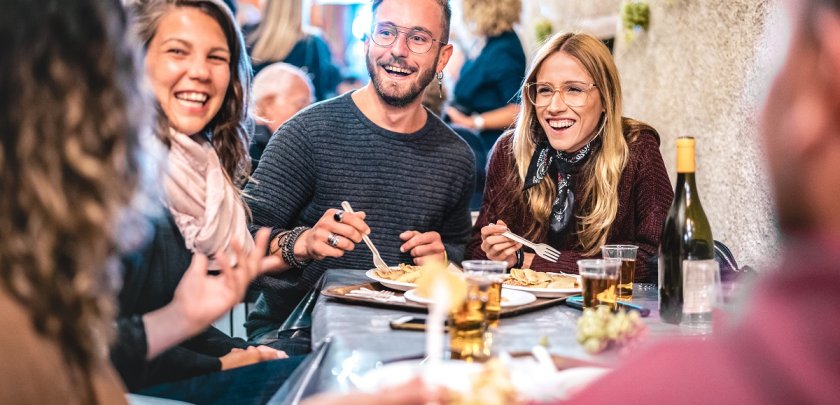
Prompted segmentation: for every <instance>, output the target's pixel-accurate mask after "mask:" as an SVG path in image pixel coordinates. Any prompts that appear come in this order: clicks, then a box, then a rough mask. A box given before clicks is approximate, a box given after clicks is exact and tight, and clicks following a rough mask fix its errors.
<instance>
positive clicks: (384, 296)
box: [346, 287, 405, 302]
mask: <svg viewBox="0 0 840 405" xmlns="http://www.w3.org/2000/svg"><path fill="white" fill-rule="evenodd" d="M346 295H350V296H355V297H364V298H370V299H374V300H376V301H382V302H405V298H404V297H401V296H398V295H394V292H393V291H388V290H371V289H369V288H365V287H361V288H359V289H357V290H353V291H350V292H348V293H347V294H346Z"/></svg>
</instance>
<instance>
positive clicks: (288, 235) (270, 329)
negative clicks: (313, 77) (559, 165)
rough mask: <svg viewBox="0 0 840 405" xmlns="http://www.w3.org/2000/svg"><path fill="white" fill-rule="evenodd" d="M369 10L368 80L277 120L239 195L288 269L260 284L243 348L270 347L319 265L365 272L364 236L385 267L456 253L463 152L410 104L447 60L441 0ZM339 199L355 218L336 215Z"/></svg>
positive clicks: (467, 159)
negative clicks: (247, 341) (249, 343)
mask: <svg viewBox="0 0 840 405" xmlns="http://www.w3.org/2000/svg"><path fill="white" fill-rule="evenodd" d="M371 9H372V11H373V23H372V25H371V30H370V34H369V35H368V37H367V39H366V40H365V53H366V59H367V68H368V73H369V74H370V83H369V84H368V85H366V86H364V87H362V88H361V89H359V90H357V91H354V92H351V93H346V94H344V95H342V96H339V97H336V98H333V99H330V100H326V101H323V102H321V103H318V104H315V105H313V106H311V107H310V108H308V109H306V110H304V111H302V112H300V113H299V114H297V115H296V116H295V117H294V118H292V119H291V120H289V121H287V122H286V123H285V124H284V125H283V126H282V127H281V128H280V129H279V131H278V132H277V133H276V134H275V136H273V137H272V138H271V141H270V142H269V143H268V145H267V146H266V149H265V151H264V152H263V155H262V160H261V161H260V165H259V167H258V168H257V170H256V171H255V172H254V177H253V181H252V182H250V183H249V184H248V186H247V188H246V189H245V194H246V195H247V196H248V197H249V198H250V202H249V206H250V208H251V212H252V214H253V226H254V229H255V230H256V229H258V228H259V227H270V228H272V234H271V243H270V244H269V253H271V254H275V255H278V256H280V257H281V258H283V262H284V264H283V266H285V267H286V268H290V270H288V271H286V272H283V273H282V274H280V275H278V276H276V277H275V276H272V277H266V278H264V279H263V280H261V286H260V287H261V290H262V294H261V296H260V298H259V299H258V301H257V305H256V308H255V310H254V311H253V312H252V313H251V315H250V316H249V319H248V323H247V324H246V328H247V329H248V336H249V338H250V340H251V341H262V342H266V343H269V342H271V340H272V338H275V337H276V335H277V329H278V327H279V326H280V324H281V323H282V322H283V320H284V319H285V318H286V317H287V316H288V314H289V313H290V312H291V310H292V309H293V308H294V306H295V305H296V304H297V303H298V301H300V300H301V298H302V297H303V296H304V295H305V294H306V293H307V292H308V291H309V290H311V289H312V288H313V286H314V285H315V282H316V281H317V280H318V279H319V278H320V277H321V274H322V273H323V272H324V270H326V269H330V268H340V269H357V270H366V269H370V268H372V267H373V262H372V260H371V252H370V250H368V249H367V247H366V246H364V245H359V243H360V242H361V241H362V235H364V234H369V236H370V238H371V239H372V241H373V243H374V244H375V245H376V246H377V248H378V250H379V252H380V253H381V255H382V258H383V259H384V260H385V262H386V263H389V264H391V265H396V264H398V263H409V264H411V263H414V264H422V263H424V262H427V261H429V260H441V259H446V258H448V259H449V260H452V261H455V262H460V261H461V259H462V258H463V255H464V247H465V245H466V242H467V239H468V237H469V233H470V213H469V202H470V197H471V195H472V192H473V182H474V167H473V165H474V163H473V161H474V157H473V153H472V151H471V149H470V147H469V146H468V145H467V144H466V143H465V142H464V141H463V140H461V138H460V137H458V135H456V134H455V133H454V132H452V130H451V129H449V128H448V127H447V126H446V124H444V123H443V122H442V121H440V119H438V118H437V117H436V116H435V115H434V114H431V113H429V111H428V110H426V109H425V108H424V107H423V106H422V104H421V101H422V93H423V90H424V89H425V88H426V86H427V85H428V84H429V83H430V82H431V81H432V80H435V79H436V78H437V80H441V79H442V71H443V68H444V67H445V66H446V63H447V61H448V60H449V57H450V55H451V54H452V46H451V45H449V44H448V43H447V42H448V40H449V21H450V16H451V10H450V8H449V4H448V1H447V0H377V1H374V2H373V3H372V5H371ZM342 201H348V202H350V204H351V205H352V207H353V208H354V210H356V211H357V212H356V213H350V212H343V211H341V210H340V204H341V202H342ZM357 247H359V248H358V249H357Z"/></svg>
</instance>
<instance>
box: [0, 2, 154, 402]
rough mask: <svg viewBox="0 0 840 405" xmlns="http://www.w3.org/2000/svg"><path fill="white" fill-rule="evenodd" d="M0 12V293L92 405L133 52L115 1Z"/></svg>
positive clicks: (125, 177) (125, 197) (131, 165)
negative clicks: (54, 349) (51, 346)
mask: <svg viewBox="0 0 840 405" xmlns="http://www.w3.org/2000/svg"><path fill="white" fill-rule="evenodd" d="M9 3H11V4H9ZM3 9H4V11H3V13H0V38H3V40H2V45H0V100H2V101H0V134H2V142H0V289H2V290H3V291H2V293H4V294H8V295H9V296H10V297H11V298H12V299H13V300H14V301H16V302H17V303H19V304H20V306H21V307H22V308H24V309H25V310H26V311H28V312H29V319H30V321H31V322H32V325H33V326H34V329H35V330H36V332H37V333H38V334H40V335H41V336H43V338H44V339H46V340H48V341H51V342H54V343H55V344H56V345H57V346H58V347H59V348H60V350H61V353H62V355H63V358H64V360H65V361H66V362H67V364H69V365H71V366H73V367H62V365H59V364H57V365H55V367H56V369H57V370H60V372H61V373H70V374H71V378H73V379H74V380H76V382H78V384H77V386H78V387H79V388H80V389H79V391H78V393H79V395H80V396H82V398H80V401H78V402H80V403H81V402H83V403H92V402H93V397H92V396H93V394H92V387H91V385H90V378H89V376H90V372H91V370H92V369H93V367H94V364H96V363H99V362H102V361H107V349H108V343H109V340H110V338H111V337H112V336H113V315H114V302H113V301H114V291H113V286H114V285H115V283H114V280H112V279H111V275H113V274H116V271H115V270H116V268H115V267H114V266H115V265H116V264H117V263H118V261H117V260H116V259H115V255H116V253H117V247H116V244H115V230H116V225H115V224H116V223H117V222H118V218H119V217H120V216H121V214H122V213H124V211H123V209H124V207H125V206H126V205H127V204H128V203H129V202H130V201H131V199H132V198H133V196H134V192H135V187H136V186H137V184H138V181H139V177H138V176H139V162H138V160H139V155H138V153H139V140H138V135H137V134H138V132H137V130H138V128H139V127H140V124H141V123H139V122H138V120H139V119H141V117H142V116H144V114H143V113H141V112H142V111H143V109H142V107H141V105H142V101H140V100H139V97H140V92H139V90H138V88H137V83H138V76H137V72H136V66H137V64H136V62H137V61H136V59H137V58H136V57H135V56H136V55H135V52H134V51H133V48H132V47H131V46H130V44H129V43H128V40H127V38H126V26H127V20H126V18H125V15H124V14H123V12H122V6H121V5H120V3H119V1H117V0H74V1H58V0H9V1H7V2H5V3H4V7H3ZM108 270H114V271H108ZM4 332H6V333H16V332H15V331H4ZM10 350H14V348H10ZM79 370H81V374H79ZM47 383H48V382H47ZM75 400H76V399H74V398H68V402H76V401H75Z"/></svg>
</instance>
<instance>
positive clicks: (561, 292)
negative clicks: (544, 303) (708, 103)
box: [502, 276, 581, 298]
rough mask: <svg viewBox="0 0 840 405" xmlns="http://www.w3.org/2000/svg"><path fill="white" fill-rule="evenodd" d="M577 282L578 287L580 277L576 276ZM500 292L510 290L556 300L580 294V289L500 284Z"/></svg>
mask: <svg viewBox="0 0 840 405" xmlns="http://www.w3.org/2000/svg"><path fill="white" fill-rule="evenodd" d="M576 277H577V279H578V281H577V283H578V285H580V276H576ZM502 287H503V288H502V291H504V289H511V290H516V291H525V292H529V293H531V294H534V295H535V296H537V297H539V298H558V297H565V296H567V295H572V294H580V292H581V289H580V287H577V288H534V287H527V286H521V285H510V284H502Z"/></svg>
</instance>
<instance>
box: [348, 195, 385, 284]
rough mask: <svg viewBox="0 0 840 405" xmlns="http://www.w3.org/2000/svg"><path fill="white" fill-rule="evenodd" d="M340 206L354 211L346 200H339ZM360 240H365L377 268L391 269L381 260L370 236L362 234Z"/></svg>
mask: <svg viewBox="0 0 840 405" xmlns="http://www.w3.org/2000/svg"><path fill="white" fill-rule="evenodd" d="M341 208H343V209H344V211H347V212H354V211H353V207H351V206H350V203H349V202H347V201H342V202H341ZM362 240H364V241H365V244H366V245H367V247H368V249H370V252H371V253H373V265H374V266H376V268H377V270H379V271H383V272H389V271H391V268H390V267H388V265H387V264H385V261H384V260H382V256H380V255H379V250H377V249H376V246H373V242H371V241H370V238H369V237H368V236H367V235H362Z"/></svg>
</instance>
